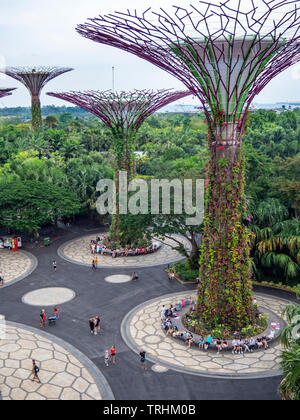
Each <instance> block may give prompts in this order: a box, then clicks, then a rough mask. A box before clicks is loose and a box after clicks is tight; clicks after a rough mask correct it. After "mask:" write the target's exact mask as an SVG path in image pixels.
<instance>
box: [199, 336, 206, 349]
mask: <svg viewBox="0 0 300 420" xmlns="http://www.w3.org/2000/svg"><path fill="white" fill-rule="evenodd" d="M204 343H205V338H204V337H203V336H202V335H201V336H200V339H199V350H203V348H204Z"/></svg>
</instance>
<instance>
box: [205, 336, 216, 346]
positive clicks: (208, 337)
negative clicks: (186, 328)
mask: <svg viewBox="0 0 300 420" xmlns="http://www.w3.org/2000/svg"><path fill="white" fill-rule="evenodd" d="M213 341H214V339H213V338H212V335H211V334H210V335H209V336H207V337H206V341H205V344H204V350H207V349H208V348H209V347H210V346H211V344H213Z"/></svg>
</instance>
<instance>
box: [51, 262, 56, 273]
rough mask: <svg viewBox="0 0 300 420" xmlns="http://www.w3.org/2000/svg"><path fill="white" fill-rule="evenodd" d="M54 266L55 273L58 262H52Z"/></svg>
mask: <svg viewBox="0 0 300 420" xmlns="http://www.w3.org/2000/svg"><path fill="white" fill-rule="evenodd" d="M52 266H53V270H54V272H55V271H56V267H57V264H56V261H55V260H53V261H52Z"/></svg>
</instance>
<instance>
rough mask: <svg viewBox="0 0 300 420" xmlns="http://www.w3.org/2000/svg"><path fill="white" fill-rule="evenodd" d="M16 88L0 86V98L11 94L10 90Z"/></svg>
mask: <svg viewBox="0 0 300 420" xmlns="http://www.w3.org/2000/svg"><path fill="white" fill-rule="evenodd" d="M15 89H16V88H0V98H4V96H9V95H12V93H11V92H12V91H13V90H15Z"/></svg>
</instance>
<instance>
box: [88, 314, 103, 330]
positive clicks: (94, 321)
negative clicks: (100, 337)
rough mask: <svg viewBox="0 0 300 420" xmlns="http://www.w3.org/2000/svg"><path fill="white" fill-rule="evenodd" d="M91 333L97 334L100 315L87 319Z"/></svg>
mask: <svg viewBox="0 0 300 420" xmlns="http://www.w3.org/2000/svg"><path fill="white" fill-rule="evenodd" d="M89 325H90V331H91V334H94V335H97V334H98V333H99V332H100V317H99V316H98V315H97V316H95V317H94V318H93V317H91V318H90V319H89Z"/></svg>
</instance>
